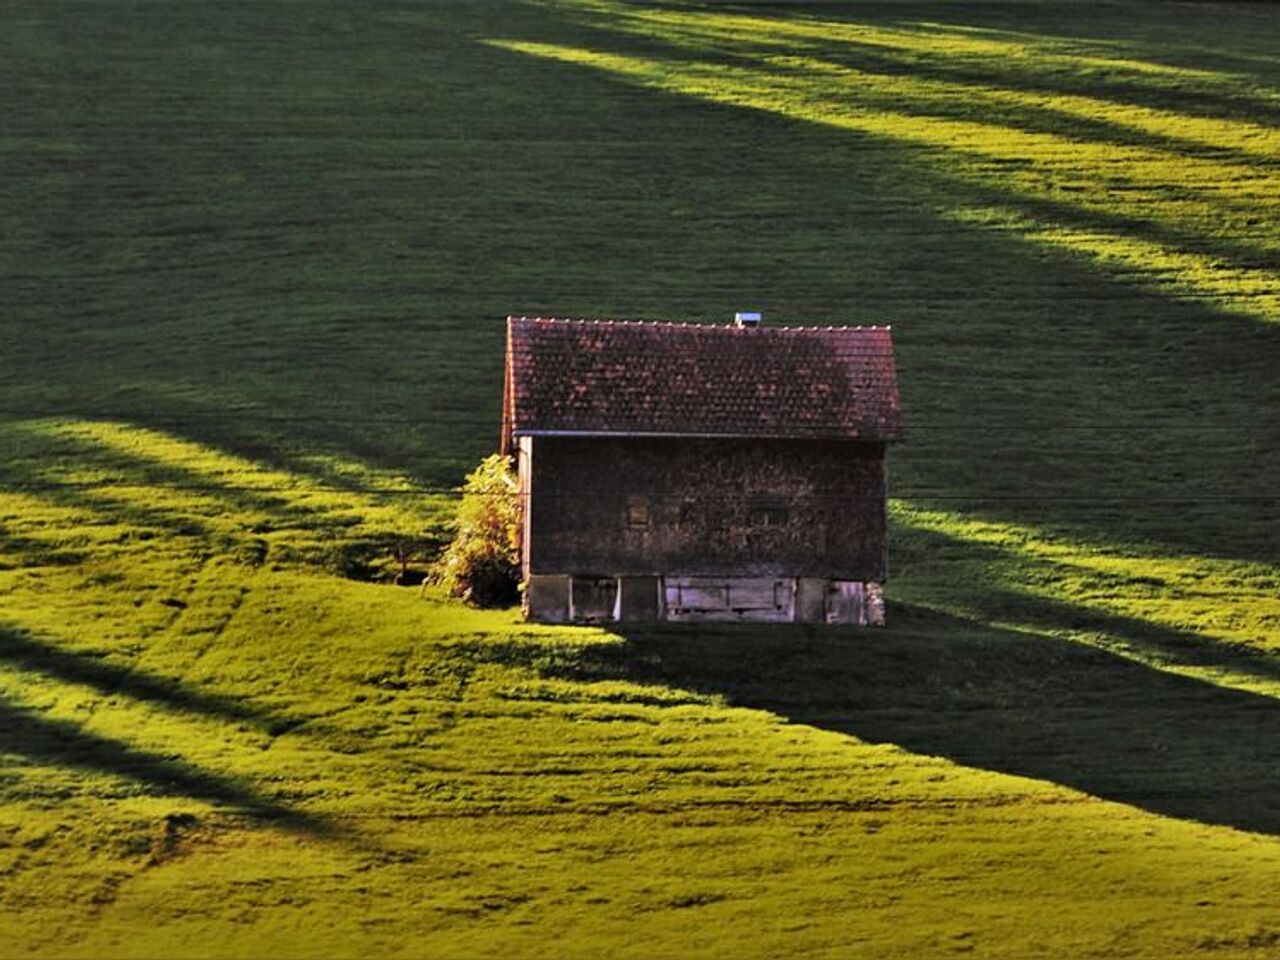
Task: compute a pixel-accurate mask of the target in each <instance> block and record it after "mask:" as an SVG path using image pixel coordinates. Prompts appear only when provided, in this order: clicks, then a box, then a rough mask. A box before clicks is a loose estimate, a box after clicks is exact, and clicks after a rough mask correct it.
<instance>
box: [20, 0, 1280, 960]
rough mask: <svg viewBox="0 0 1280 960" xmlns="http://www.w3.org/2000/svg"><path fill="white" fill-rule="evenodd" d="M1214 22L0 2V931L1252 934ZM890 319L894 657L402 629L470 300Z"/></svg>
mask: <svg viewBox="0 0 1280 960" xmlns="http://www.w3.org/2000/svg"><path fill="white" fill-rule="evenodd" d="M1277 49H1280V15H1278V14H1277V13H1276V11H1275V10H1274V8H1272V7H1271V6H1269V5H1265V4H1256V5H1251V4H1212V5H1197V4H1185V5H1178V6H1177V7H1176V8H1174V7H1171V6H1170V5H1168V4H1164V3H1160V4H1156V3H1151V4H1145V3H1121V4H1111V5H1105V6H1095V5H1082V4H1077V3H1071V2H1061V3H1055V2H1044V3H1017V4H1014V3H1007V4H1002V3H994V4H973V5H970V4H963V5H961V4H952V3H917V2H911V0H907V2H894V3H857V4H852V3H850V4H842V3H792V4H787V3H772V4H765V3H742V4H728V3H705V4H695V3H666V4H648V3H643V4H642V3H627V2H623V0H563V2H553V0H547V2H517V0H489V2H485V0H480V2H475V3H468V4H452V3H450V4H436V3H427V2H417V0H400V2H391V0H388V2H377V3H368V4H359V5H352V4H349V3H339V2H336V0H335V2H308V3H273V4H249V3H240V2H207V3H200V4H185V3H184V4H149V3H137V4H125V5H118V6H117V5H105V4H100V3H90V2H71V0H61V2H58V3H53V4H40V5H12V4H11V5H9V6H8V7H6V8H5V9H4V10H3V11H0V54H2V55H0V74H2V75H3V84H0V91H3V93H0V98H2V99H3V106H4V110H3V112H2V113H0V116H3V118H4V119H3V125H2V126H0V174H2V175H0V225H2V226H3V229H0V333H2V334H3V336H2V337H0V343H2V344H3V347H2V348H0V715H2V716H0V877H2V878H3V882H0V932H2V933H3V934H4V939H3V942H4V943H5V944H6V949H5V950H0V953H6V955H8V953H12V954H13V955H14V956H35V957H68V956H85V957H160V956H172V955H177V954H182V955H190V956H201V957H204V956H209V957H224V956H226V957H231V956H245V957H256V956H260V955H262V953H263V952H264V950H265V949H267V948H268V947H270V948H272V949H274V950H275V951H277V952H280V951H284V952H285V953H287V954H288V955H290V956H300V957H301V956H307V957H309V956H351V955H353V954H355V953H364V952H367V951H380V952H382V953H385V954H388V955H404V956H423V955H428V954H429V955H439V956H454V955H458V956H489V955H497V954H502V955H504V956H511V955H516V956H520V955H525V954H529V955H533V954H544V953H547V952H549V951H555V952H556V953H558V954H564V955H571V956H583V957H587V956H598V955H599V954H600V953H602V952H606V951H607V952H609V953H611V954H614V955H619V956H635V957H651V956H672V955H683V954H689V955H694V954H696V955H724V956H735V957H739V956H744V955H745V956H779V955H819V956H832V957H837V956H838V957H848V956H876V957H882V956H895V955H897V956H912V957H916V956H941V955H949V954H951V953H971V954H976V955H979V956H991V957H1001V956H1003V957H1026V956H1029V955H1044V956H1064V955H1070V956H1126V957H1131V956H1151V957H1166V956H1183V955H1190V954H1194V953H1196V952H1203V953H1204V954H1205V955H1206V956H1213V957H1215V958H1217V957H1232V956H1268V955H1271V954H1273V953H1274V952H1275V951H1276V950H1277V949H1278V948H1280V920H1278V919H1277V917H1276V915H1275V911H1274V895H1273V891H1274V889H1275V881H1276V878H1277V877H1278V876H1280V800H1277V797H1278V796H1280V790H1278V789H1277V788H1280V782H1277V770H1280V746H1277V744H1280V736H1277V734H1278V733H1280V707H1278V705H1277V697H1278V696H1280V659H1277V648H1280V498H1278V497H1277V495H1276V493H1275V489H1274V477H1275V476H1276V475H1277V474H1278V473H1280V388H1278V387H1277V380H1276V376H1275V370H1276V369H1277V368H1278V365H1280V293H1278V291H1280V266H1278V263H1280V261H1278V260H1277V256H1278V252H1280V229H1278V227H1277V224H1280V209H1277V208H1278V207H1280V168H1278V165H1280V159H1278V158H1280V130H1278V124H1280V58H1278V57H1277V55H1276V52H1275V51H1276V50H1277ZM742 308H758V309H762V310H763V311H764V313H765V317H766V321H770V320H772V321H776V322H789V323H802V322H806V323H819V324H832V323H834V324H842V323H858V322H865V323H890V324H892V325H893V327H894V332H895V339H896V341H897V344H898V350H899V366H900V379H901V385H902V391H903V407H904V411H905V414H906V428H907V434H908V439H907V442H906V443H904V444H903V445H901V446H900V447H899V448H897V449H895V450H894V451H893V454H892V459H891V477H892V484H893V492H894V495H895V497H896V499H895V502H894V506H893V547H892V552H891V566H892V574H893V579H892V582H891V583H890V587H889V604H890V607H889V616H890V626H889V627H888V628H887V629H885V630H883V631H876V632H873V633H869V634H854V635H850V634H843V633H839V632H829V631H825V630H815V629H801V628H794V629H790V628H788V629H778V628H768V629H764V628H756V629H748V628H732V629H731V628H719V629H691V628H679V629H677V628H664V629H650V630H645V631H628V632H626V633H625V634H623V633H611V632H608V631H603V630H588V629H563V628H561V629H553V628H541V627H531V626H528V625H524V624H521V623H520V622H518V619H517V617H516V616H515V614H514V612H484V613H482V612H476V611H471V610H467V609H465V608H462V607H459V606H456V605H453V604H450V603H448V602H446V601H444V600H443V598H441V597H439V596H438V595H437V594H436V593H434V592H433V591H431V590H428V591H426V593H425V595H420V593H419V591H418V590H417V589H416V588H413V589H405V588H400V587H396V586H393V585H391V583H390V580H391V576H392V575H393V574H394V572H395V570H396V568H397V567H396V563H395V560H394V554H395V552H396V550H397V549H398V548H407V549H409V550H410V551H411V552H412V553H413V554H414V555H415V560H414V565H415V566H416V567H417V568H418V569H421V567H422V564H423V562H424V559H425V557H427V556H429V555H430V554H431V552H432V551H433V550H435V549H437V548H438V546H439V544H440V543H441V542H442V540H443V538H444V537H445V536H446V535H447V523H448V517H449V512H450V509H451V506H452V504H453V502H454V491H453V488H454V487H455V485H456V484H457V483H458V482H459V480H460V479H461V477H462V475H463V473H464V472H465V471H466V470H467V469H468V468H469V466H470V465H471V464H472V463H474V462H475V460H476V459H477V458H478V457H480V456H481V455H483V454H485V453H487V452H489V451H491V450H492V449H493V447H494V446H495V444H496V441H497V434H498V417H499V404H500V383H499V381H500V370H501V359H502V356H501V353H502V337H503V322H502V320H503V317H504V316H505V315H506V314H508V313H524V314H531V315H536V314H556V315H564V316H625V317H642V318H652V319H688V320H695V321H706V322H723V321H725V320H726V319H727V318H728V317H729V316H731V314H732V312H733V311H734V310H736V309H742ZM6 951H7V952H6Z"/></svg>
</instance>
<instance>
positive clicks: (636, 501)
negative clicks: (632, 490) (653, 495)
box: [627, 497, 649, 530]
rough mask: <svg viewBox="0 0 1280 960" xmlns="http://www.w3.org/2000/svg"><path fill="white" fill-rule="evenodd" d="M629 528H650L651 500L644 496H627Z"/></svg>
mask: <svg viewBox="0 0 1280 960" xmlns="http://www.w3.org/2000/svg"><path fill="white" fill-rule="evenodd" d="M627 529H628V530H648V529H649V501H648V500H646V499H645V498H644V497H627Z"/></svg>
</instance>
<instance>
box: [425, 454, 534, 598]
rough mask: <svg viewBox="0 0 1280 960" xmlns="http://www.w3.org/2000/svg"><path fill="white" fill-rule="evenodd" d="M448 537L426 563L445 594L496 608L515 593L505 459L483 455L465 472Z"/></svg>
mask: <svg viewBox="0 0 1280 960" xmlns="http://www.w3.org/2000/svg"><path fill="white" fill-rule="evenodd" d="M454 531H455V532H454V536H453V541H452V542H451V543H450V544H449V546H448V547H447V548H446V549H445V551H444V553H443V554H442V555H441V556H440V559H439V560H437V561H436V563H435V565H434V567H433V568H432V579H433V580H435V581H436V582H437V583H440V584H443V585H444V588H445V589H446V590H447V591H448V592H449V594H450V595H451V596H454V597H459V598H460V599H462V600H465V601H466V602H467V603H470V604H472V605H474V606H477V607H502V606H509V605H510V604H513V603H515V602H516V601H517V600H518V599H519V596H520V496H519V485H518V483H517V481H516V475H515V471H514V470H513V469H512V467H511V462H510V461H509V460H508V459H507V458H506V457H504V456H502V455H500V454H496V453H495V454H494V455H493V456H490V457H486V458H485V459H484V460H482V461H481V462H480V465H479V466H478V467H476V469H475V470H473V471H472V472H471V473H469V474H468V475H467V480H466V483H465V484H464V485H463V487H462V500H461V501H460V502H459V504H458V512H457V516H456V518H455V520H454Z"/></svg>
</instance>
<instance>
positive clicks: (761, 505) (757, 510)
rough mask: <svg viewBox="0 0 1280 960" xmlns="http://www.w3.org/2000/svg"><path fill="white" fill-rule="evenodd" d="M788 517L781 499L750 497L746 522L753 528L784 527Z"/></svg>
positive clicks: (785, 506)
mask: <svg viewBox="0 0 1280 960" xmlns="http://www.w3.org/2000/svg"><path fill="white" fill-rule="evenodd" d="M788 520H790V516H789V514H788V512H787V505H786V503H785V502H784V501H783V499H782V498H781V497H773V496H757V497H752V498H751V502H750V504H749V513H748V516H747V522H748V523H750V524H751V526H753V527H785V526H786V525H787V521H788Z"/></svg>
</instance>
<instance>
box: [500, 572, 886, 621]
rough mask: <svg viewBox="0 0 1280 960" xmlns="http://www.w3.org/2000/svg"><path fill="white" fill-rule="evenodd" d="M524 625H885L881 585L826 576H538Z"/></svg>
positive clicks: (528, 591)
mask: <svg viewBox="0 0 1280 960" xmlns="http://www.w3.org/2000/svg"><path fill="white" fill-rule="evenodd" d="M524 615H525V619H527V620H532V621H535V622H537V623H644V622H653V621H659V620H669V621H681V622H684V621H714V622H726V621H727V622H735V621H736V622H743V623H825V624H830V625H832V626H854V627H882V626H884V588H883V585H882V584H880V583H878V582H876V581H861V580H828V579H824V578H822V577H706V576H694V575H671V576H665V577H607V576H606V577H602V576H574V575H571V574H534V575H532V576H530V577H529V578H528V579H527V580H526V581H525V591H524Z"/></svg>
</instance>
